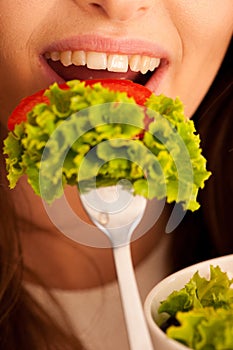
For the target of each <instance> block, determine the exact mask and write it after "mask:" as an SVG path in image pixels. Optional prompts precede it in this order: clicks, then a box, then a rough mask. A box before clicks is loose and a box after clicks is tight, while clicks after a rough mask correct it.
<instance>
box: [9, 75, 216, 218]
mask: <svg viewBox="0 0 233 350" xmlns="http://www.w3.org/2000/svg"><path fill="white" fill-rule="evenodd" d="M67 85H69V87H70V88H69V89H65V90H64V89H61V88H60V87H59V86H58V85H57V84H56V83H55V84H53V85H52V86H51V87H50V88H49V89H48V90H47V91H46V92H45V94H46V96H47V97H48V98H49V101H50V103H49V104H45V103H40V104H38V105H36V106H35V107H34V108H33V109H32V110H31V111H30V112H29V113H28V116H27V119H28V120H27V122H22V123H21V124H20V125H16V127H15V129H14V131H13V132H10V133H9V135H8V137H7V139H6V140H5V142H4V153H5V154H6V155H7V156H8V157H7V160H6V164H7V171H8V180H9V183H10V187H11V188H13V187H14V186H15V185H16V183H17V181H18V179H19V178H20V177H21V176H22V175H24V174H26V175H27V178H28V182H29V183H30V184H31V186H32V188H33V189H34V191H35V193H36V194H38V195H40V196H42V197H43V198H44V199H45V200H46V201H47V202H52V201H53V200H54V199H55V198H58V197H60V196H61V195H62V193H63V187H64V186H65V185H66V184H69V185H77V186H78V188H79V189H82V190H83V189H84V190H86V191H88V190H89V188H92V187H95V186H97V187H99V186H109V185H113V184H116V183H117V182H118V181H119V180H121V179H128V180H129V181H131V183H132V188H133V191H134V194H139V195H143V196H145V197H147V198H149V199H152V198H154V197H156V198H158V199H163V198H166V199H167V201H168V202H169V203H170V202H173V201H176V202H180V203H181V204H182V205H183V208H184V209H185V210H186V209H190V210H192V211H194V210H196V209H198V208H199V204H198V202H197V194H198V190H199V188H203V186H204V182H205V181H206V180H207V179H208V178H209V176H210V172H208V171H207V170H206V159H205V158H204V157H203V156H202V154H201V148H200V139H199V136H197V135H196V134H195V127H194V124H193V122H192V121H190V120H187V119H186V118H185V116H184V112H183V105H182V103H181V101H180V100H179V99H175V100H173V99H171V98H168V97H165V96H163V95H161V96H155V95H153V94H152V95H151V97H150V98H149V99H148V100H147V102H146V105H145V107H141V106H138V105H137V104H136V102H135V101H134V99H133V98H132V97H130V98H129V97H127V95H126V93H124V92H117V91H110V90H109V89H108V88H104V87H103V86H101V84H100V83H97V84H94V85H93V86H85V83H83V82H80V81H78V80H75V81H70V82H68V83H67ZM145 115H146V116H147V117H148V118H149V119H150V120H151V123H150V124H149V127H148V130H146V131H145V130H144V123H145Z"/></svg>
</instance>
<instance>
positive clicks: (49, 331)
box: [0, 164, 84, 350]
mask: <svg viewBox="0 0 233 350" xmlns="http://www.w3.org/2000/svg"><path fill="white" fill-rule="evenodd" d="M1 166H3V164H1ZM1 169H3V168H1ZM1 177H2V171H1V172H0V213H1V220H0V348H1V349H4V350H19V349H20V350H28V349H33V350H74V349H77V350H79V349H80V350H81V349H84V348H83V346H82V345H81V343H80V342H79V340H78V339H76V338H75V336H74V335H73V334H72V333H71V334H66V333H65V331H64V330H63V329H62V327H61V325H60V324H57V323H56V321H55V320H54V319H52V318H51V317H50V316H49V315H48V313H47V312H46V311H45V310H43V308H42V307H41V306H40V305H39V304H38V303H37V302H36V301H35V300H34V299H33V298H32V296H31V295H30V294H29V293H28V292H27V290H26V289H25V288H24V287H23V284H22V275H23V269H24V268H25V267H24V264H23V258H22V252H21V246H20V240H19V236H18V229H17V222H16V221H15V216H14V207H13V204H12V203H11V202H10V199H9V194H8V193H7V192H8V190H7V188H6V184H5V183H4V179H1ZM50 297H51V302H53V303H54V307H57V308H58V311H59V312H60V314H61V315H63V312H62V310H61V309H60V308H59V305H57V304H56V302H55V300H53V299H52V296H50ZM65 321H67V320H64V322H65Z"/></svg>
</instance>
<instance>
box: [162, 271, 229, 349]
mask: <svg viewBox="0 0 233 350" xmlns="http://www.w3.org/2000/svg"><path fill="white" fill-rule="evenodd" d="M232 284H233V279H230V278H229V277H228V275H227V273H225V272H223V271H221V269H220V267H219V266H216V267H214V266H212V265H211V266H210V278H209V279H206V278H204V277H201V276H200V275H199V273H198V272H196V273H195V274H194V275H193V277H192V278H191V279H190V281H189V282H188V283H187V284H186V285H185V286H184V288H182V289H181V290H180V291H174V292H172V293H171V294H170V295H169V296H168V297H167V299H166V300H164V301H162V302H161V305H160V307H159V310H158V312H159V313H163V312H165V313H167V314H168V315H169V316H170V318H171V319H172V325H168V327H167V328H166V334H167V335H168V337H170V338H172V339H175V340H177V341H179V342H181V343H182V344H184V345H186V346H188V347H189V348H191V349H194V350H207V349H211V350H230V349H233V289H232ZM167 323H168V324H169V322H167ZM162 328H164V325H162Z"/></svg>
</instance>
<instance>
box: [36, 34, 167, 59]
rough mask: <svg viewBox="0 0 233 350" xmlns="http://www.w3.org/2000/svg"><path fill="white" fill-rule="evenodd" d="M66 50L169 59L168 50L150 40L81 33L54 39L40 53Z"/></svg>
mask: <svg viewBox="0 0 233 350" xmlns="http://www.w3.org/2000/svg"><path fill="white" fill-rule="evenodd" d="M67 50H70V51H76V50H83V51H96V52H107V53H116V54H117V53H121V54H127V55H132V54H140V55H146V56H151V57H157V58H161V59H166V61H169V54H168V52H167V51H166V50H165V49H164V48H163V47H162V46H161V45H159V44H154V43H153V42H151V41H146V40H142V39H131V38H127V39H119V38H109V37H100V36H93V35H82V36H76V37H70V38H67V39H63V40H59V41H56V42H54V43H51V44H50V45H48V46H47V47H45V48H44V50H43V52H42V54H44V53H45V52H52V51H67Z"/></svg>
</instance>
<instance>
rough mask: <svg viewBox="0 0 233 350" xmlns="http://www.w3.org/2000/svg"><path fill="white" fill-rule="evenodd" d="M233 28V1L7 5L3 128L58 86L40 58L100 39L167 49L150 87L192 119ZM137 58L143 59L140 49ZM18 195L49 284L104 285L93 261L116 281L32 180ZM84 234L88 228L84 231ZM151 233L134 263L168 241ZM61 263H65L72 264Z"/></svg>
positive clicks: (35, 261) (1, 17) (31, 255)
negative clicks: (57, 46)
mask: <svg viewBox="0 0 233 350" xmlns="http://www.w3.org/2000/svg"><path fill="white" fill-rule="evenodd" d="M67 19H68V20H67ZM232 23H233V2H232V0H204V1H203V0H197V1H190V0H177V1H173V0H161V1H155V0H128V1H126V0H118V1H114V0H96V1H94V2H91V1H88V0H80V1H75V0H59V1H57V0H50V1H47V0H41V1H38V0H30V1H25V0H23V1H22V0H8V1H1V2H0V33H1V35H0V47H1V50H0V76H1V81H0V103H1V122H2V124H3V125H4V126H5V125H6V121H7V118H8V115H9V113H11V111H12V110H13V108H14V107H15V106H16V105H17V103H18V102H19V101H20V99H21V98H22V97H24V96H26V95H30V94H32V93H33V92H35V91H37V90H38V89H41V88H46V87H47V86H48V85H50V84H51V83H52V82H53V81H54V77H51V76H49V75H47V74H46V72H45V69H44V67H43V64H42V63H41V54H43V53H44V52H45V51H46V49H47V47H49V46H50V45H52V44H53V43H54V42H57V41H60V40H67V38H68V39H69V38H71V37H80V36H81V37H82V35H84V34H85V35H89V36H92V35H94V34H95V35H98V37H100V38H107V39H110V40H111V41H114V40H119V39H121V38H122V39H124V40H131V39H135V40H140V42H143V41H146V42H152V43H154V44H155V45H156V46H158V47H160V48H162V51H163V52H165V53H166V54H165V56H166V59H167V61H168V64H167V67H166V72H165V73H164V75H163V79H162V80H160V81H159V84H154V83H153V82H152V79H151V81H149V82H148V83H147V86H148V87H149V88H150V89H152V90H153V91H155V92H156V93H164V94H166V95H168V96H171V97H175V96H179V97H180V98H181V100H182V101H183V102H184V105H185V110H186V113H187V115H188V116H189V117H191V116H192V114H193V113H194V111H195V110H196V108H197V107H198V105H199V104H200V102H201V100H202V99H203V97H204V96H205V94H206V92H207V91H208V88H209V87H210V85H211V83H212V81H213V79H214V77H215V75H216V73H217V71H218V68H219V67H220V65H221V62H222V59H223V57H224V54H225V52H226V49H227V46H228V44H229V41H230V39H231V36H232V30H233V25H232ZM93 28H94V32H93ZM138 50H139V52H140V48H138ZM66 191H67V196H68V198H69V202H70V203H71V206H72V207H73V208H74V210H75V212H76V213H77V214H78V215H79V216H80V217H82V220H84V221H87V220H88V219H87V218H86V216H85V213H84V212H83V211H82V209H80V205H79V203H78V199H77V195H76V194H74V191H73V189H70V188H68V189H67V190H66ZM11 195H12V197H13V199H14V201H15V203H16V207H17V208H18V209H17V215H18V218H19V220H20V230H21V235H22V241H23V246H24V254H25V261H26V263H27V264H28V265H29V266H33V267H34V268H35V269H36V271H37V272H38V273H39V274H40V275H41V276H43V277H44V278H45V280H46V281H47V283H48V284H50V285H52V286H56V287H62V286H64V287H65V288H77V287H82V288H83V287H86V286H88V287H89V286H91V285H95V284H98V282H97V280H98V278H97V277H96V276H97V275H96V270H95V269H93V264H92V263H91V264H90V263H88V262H89V258H90V257H91V259H92V262H93V263H94V264H96V265H97V269H98V270H99V271H100V273H101V274H102V276H105V277H104V279H106V281H109V280H111V279H112V278H114V268H113V263H112V255H111V251H110V250H109V249H104V250H102V249H93V248H89V247H85V246H82V245H77V244H74V243H71V242H70V240H68V239H67V238H65V237H64V236H62V235H60V234H59V232H58V230H57V229H56V228H55V227H54V226H53V224H51V222H50V220H49V219H48V217H47V215H46V212H45V210H44V207H43V205H42V203H41V201H40V199H39V198H38V197H36V196H35V195H34V194H33V193H32V191H31V189H30V187H29V186H28V185H27V184H26V181H25V179H23V180H22V181H21V182H20V184H19V185H18V187H17V188H16V190H14V191H12V192H11ZM77 203H78V204H77ZM19 208H20V209H19ZM30 222H33V225H34V226H33V229H32V227H31V226H30V228H29V226H27V225H25V224H27V223H30ZM80 229H82V230H85V229H86V230H87V229H88V227H87V226H85V225H84V224H83V225H81V226H80ZM152 231H154V230H151V232H150V233H149V234H148V235H146V236H144V237H143V239H142V241H141V240H138V241H137V242H136V243H135V245H134V246H135V248H133V249H134V254H135V255H134V257H135V263H138V262H139V261H141V260H142V259H143V258H144V256H145V255H147V254H148V252H149V251H150V249H151V246H153V245H154V244H157V243H158V240H159V237H161V236H162V233H157V235H156V237H155V235H154V232H152ZM32 232H33V234H32ZM158 232H159V229H158ZM45 242H46V245H47V246H46V247H47V248H48V250H49V251H50V252H53V253H51V254H49V255H50V256H49V257H48V256H47V255H48V254H47V253H43V252H45V249H44V248H43V247H44V245H45ZM38 247H39V249H38ZM51 249H52V250H51ZM77 250H78V251H79V253H80V254H77ZM58 252H60V253H59V254H58ZM58 255H59V256H61V255H62V256H63V255H66V262H64V261H61V259H60V258H58V257H57V256H58ZM41 257H42V258H43V261H45V262H46V264H45V265H46V266H51V267H50V268H49V269H44V268H43V267H42V266H41V265H42V264H41V263H40V261H41ZM100 261H101V262H100ZM71 266H74V268H71ZM76 266H81V267H80V271H81V270H82V269H86V271H87V268H88V269H89V274H88V279H87V278H85V276H84V277H83V279H81V280H82V281H81V282H80V278H77V270H76ZM58 268H60V270H61V268H62V271H63V274H62V275H61V276H59V278H58V277H57V276H55V277H54V271H56V269H58ZM46 271H47V272H46ZM67 271H69V273H68V275H67Z"/></svg>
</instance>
